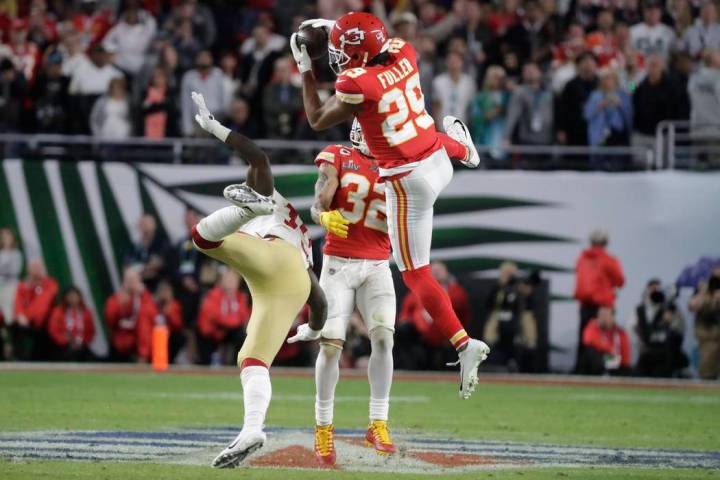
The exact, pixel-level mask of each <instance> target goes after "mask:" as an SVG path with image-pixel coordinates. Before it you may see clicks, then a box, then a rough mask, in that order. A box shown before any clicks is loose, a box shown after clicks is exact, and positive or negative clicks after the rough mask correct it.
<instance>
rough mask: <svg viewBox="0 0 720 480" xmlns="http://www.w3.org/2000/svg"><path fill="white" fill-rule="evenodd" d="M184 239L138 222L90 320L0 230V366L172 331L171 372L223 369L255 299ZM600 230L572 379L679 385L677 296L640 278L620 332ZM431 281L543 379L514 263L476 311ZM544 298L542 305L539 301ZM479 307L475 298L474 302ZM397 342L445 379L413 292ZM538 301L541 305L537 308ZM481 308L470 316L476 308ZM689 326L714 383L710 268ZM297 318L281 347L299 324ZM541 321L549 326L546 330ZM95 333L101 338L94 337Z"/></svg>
mask: <svg viewBox="0 0 720 480" xmlns="http://www.w3.org/2000/svg"><path fill="white" fill-rule="evenodd" d="M184 220H185V223H186V225H187V227H188V235H187V237H185V238H183V239H181V240H180V241H179V242H178V243H176V244H175V245H171V244H169V243H168V242H167V241H166V240H165V239H164V236H163V235H162V233H161V232H160V231H159V229H158V225H157V222H156V219H155V218H154V217H153V216H152V215H149V214H144V215H143V216H142V217H141V218H140V219H139V221H138V224H137V232H136V237H137V238H138V240H137V243H135V244H134V245H133V247H132V249H130V250H129V251H127V252H126V255H125V258H124V269H123V271H122V278H121V279H120V285H119V288H118V290H117V291H116V292H114V293H112V295H110V296H109V297H108V298H107V299H106V300H105V303H104V309H103V310H102V311H100V312H98V314H99V315H101V317H102V318H101V319H99V322H98V323H96V322H95V321H94V318H93V313H92V311H91V309H90V308H89V307H88V306H87V304H86V302H85V299H83V295H82V293H81V292H80V290H79V289H78V288H76V287H74V286H72V285H59V283H58V281H57V280H56V279H54V278H52V277H51V276H49V275H48V273H47V271H46V269H45V266H44V265H43V263H42V262H41V261H39V260H37V259H29V260H27V261H26V259H24V257H23V254H22V253H21V251H20V250H19V248H18V245H17V241H16V237H15V235H14V233H13V232H12V230H10V229H9V228H5V227H0V345H2V349H1V350H0V359H6V360H61V361H87V360H103V361H105V360H109V361H115V362H148V361H149V360H150V358H151V354H152V348H153V343H152V331H153V328H154V327H155V326H157V325H164V326H166V327H167V328H168V331H169V343H168V347H169V359H170V361H171V362H173V363H182V364H189V363H196V364H203V365H233V364H234V363H235V356H236V354H237V352H238V350H239V348H240V346H241V344H242V342H243V340H244V338H245V326H246V325H247V322H248V320H249V317H250V312H251V308H252V305H251V299H250V296H249V294H248V291H247V289H246V287H245V286H244V285H243V282H242V279H241V278H240V277H239V276H238V274H237V273H235V272H234V271H233V270H231V269H227V268H226V267H224V266H223V265H222V264H220V263H218V262H216V261H215V260H213V259H211V258H209V257H207V256H205V255H203V254H201V253H199V252H198V251H197V250H196V249H195V248H194V247H193V244H192V240H191V238H190V234H189V232H190V228H191V226H192V225H194V224H195V223H197V221H198V220H199V216H198V214H197V213H196V212H195V211H193V210H188V211H187V212H186V213H185V219H184ZM608 242H609V239H608V236H607V233H605V232H603V231H600V230H598V231H595V232H593V233H592V234H591V236H590V245H589V247H588V248H587V249H585V250H584V251H583V252H582V253H581V255H580V257H579V258H578V261H577V269H576V289H575V298H576V299H577V300H578V302H579V306H580V321H579V328H578V332H579V338H578V350H577V356H576V365H575V368H574V372H575V373H579V374H585V375H631V374H632V375H639V376H654V377H681V376H686V375H688V372H689V370H688V367H689V366H690V361H689V356H688V355H687V354H686V352H685V351H683V340H684V336H685V334H686V332H687V328H686V323H685V319H684V317H683V314H682V313H681V311H680V309H679V308H678V306H677V304H676V301H677V289H676V288H674V287H673V286H670V285H663V283H662V282H661V281H660V280H659V279H650V280H649V281H648V283H647V285H646V288H645V290H644V292H643V295H642V298H641V299H640V300H639V302H638V304H637V307H636V308H635V310H634V311H633V312H632V315H631V320H630V321H628V322H624V323H626V324H627V325H628V329H627V330H626V329H625V328H623V327H622V326H621V325H620V323H623V322H618V321H617V320H616V311H615V297H616V292H617V290H618V289H619V288H622V287H623V285H624V282H625V278H624V274H623V269H622V265H621V263H620V261H619V260H618V259H617V258H615V257H613V256H612V255H611V254H610V253H609V252H608V251H607V245H608ZM432 274H433V276H434V277H435V278H436V279H437V280H438V282H439V283H440V285H441V286H442V287H443V288H444V289H446V290H447V292H448V294H449V296H450V299H451V302H452V305H453V308H454V309H455V311H456V313H457V315H458V318H459V319H460V321H461V323H462V324H463V325H464V326H465V327H466V328H469V329H474V330H476V331H478V332H479V334H481V335H482V338H483V339H484V340H485V341H486V342H487V343H488V344H489V345H490V346H491V348H492V353H491V355H490V358H489V359H488V364H489V365H494V366H495V368H499V369H502V370H506V371H511V372H526V373H532V372H538V371H543V369H544V368H546V367H543V366H542V365H544V363H543V362H542V361H541V359H540V358H539V355H538V354H539V353H540V349H541V345H540V343H541V340H540V337H541V334H540V330H541V329H544V331H545V332H547V324H546V323H545V324H541V321H540V320H539V317H538V313H539V312H541V311H542V309H543V308H547V304H548V302H549V298H548V297H547V293H545V294H542V293H540V294H539V290H538V287H539V285H540V284H541V282H542V279H541V278H540V274H539V272H529V273H523V272H521V271H520V270H519V269H518V266H517V265H516V264H515V263H513V262H503V263H502V264H501V265H500V266H499V269H498V276H497V278H496V279H493V280H489V279H488V282H489V283H490V284H491V287H490V288H486V289H477V288H476V287H477V285H476V286H475V287H472V288H473V290H472V295H473V296H474V297H477V298H475V300H479V302H473V298H472V297H471V295H470V293H469V291H468V290H467V287H468V285H469V284H467V283H466V284H465V285H463V284H461V283H460V282H459V281H458V279H457V278H456V277H455V276H454V275H453V274H452V273H451V272H450V271H449V270H448V267H447V265H445V264H444V263H443V262H440V261H434V262H433V263H432ZM543 295H545V296H543ZM480 297H482V298H480ZM398 298H399V300H400V302H399V305H398V315H397V320H396V325H395V327H396V332H395V349H394V357H395V365H396V368H398V369H405V370H433V369H440V370H441V369H444V368H445V364H446V363H447V362H449V361H453V360H454V359H455V356H456V354H455V351H454V350H453V349H452V347H450V345H448V344H447V342H446V341H445V339H444V338H443V337H442V336H439V334H438V332H437V331H436V330H435V328H434V327H433V320H432V318H431V317H430V316H429V315H428V313H427V312H426V311H425V310H424V309H423V308H422V306H421V304H420V302H419V300H418V299H417V298H416V297H415V296H413V294H412V293H411V292H405V294H404V295H400V296H399V297H398ZM543 304H544V307H543ZM474 306H475V307H479V308H478V310H479V311H477V312H473V308H474ZM687 306H688V310H689V312H691V314H693V315H694V322H693V324H694V335H695V338H696V341H697V345H698V348H697V358H696V362H694V363H695V364H696V365H697V373H698V375H699V376H700V377H701V378H703V379H715V378H718V377H719V376H720V265H718V264H715V266H714V267H712V266H711V267H710V268H709V269H708V271H707V272H706V274H703V275H701V276H700V277H699V281H698V282H697V287H696V289H695V291H694V293H693V295H692V297H691V298H690V300H689V302H688V305H687ZM307 315H308V311H307V308H306V309H305V310H303V311H302V312H300V314H299V315H298V317H297V319H296V321H295V324H294V325H293V327H292V328H291V331H290V333H289V336H292V335H294V333H295V329H296V328H297V326H298V325H300V324H302V323H305V322H306V321H307ZM543 321H545V322H546V321H547V320H543ZM98 324H100V325H103V329H104V330H105V333H106V337H107V339H108V343H109V352H108V355H107V356H105V357H102V358H100V357H98V356H96V355H94V354H93V353H92V351H91V350H90V345H91V343H92V342H93V339H94V338H95V336H96V335H97V334H98V332H97V331H96V325H98ZM100 334H102V332H100ZM632 345H635V346H636V348H638V349H639V350H638V352H636V353H637V354H636V355H635V357H636V361H634V362H633V355H632V352H631V348H632V347H631V346H632ZM314 348H315V347H314V345H312V344H298V343H296V344H285V345H284V346H283V348H282V350H281V351H280V353H279V355H278V357H277V359H276V362H275V363H276V364H278V365H286V366H309V365H311V364H312V358H314V356H315V355H314V354H315V352H314V351H313V349H314ZM369 354H370V340H369V338H368V331H367V328H366V326H365V324H364V322H363V321H362V319H361V317H360V316H359V314H358V313H357V312H356V313H355V314H354V315H353V318H352V320H351V322H350V327H349V332H348V335H347V342H346V348H345V349H343V357H342V360H341V365H342V366H343V367H349V368H352V367H355V368H360V367H364V366H366V364H367V361H368V359H369Z"/></svg>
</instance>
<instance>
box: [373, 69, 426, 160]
mask: <svg viewBox="0 0 720 480" xmlns="http://www.w3.org/2000/svg"><path fill="white" fill-rule="evenodd" d="M393 105H395V106H396V108H397V112H395V113H392V114H390V115H387V117H385V121H384V122H383V123H382V132H383V135H384V136H385V138H386V139H387V141H388V144H389V145H390V146H391V147H395V146H397V145H400V144H401V143H405V142H407V141H408V140H411V139H413V138H415V137H416V136H417V129H416V126H417V127H420V128H422V129H426V128H429V127H430V126H431V125H433V124H434V123H435V122H434V120H433V118H432V117H431V116H430V115H429V114H428V113H427V111H425V97H424V96H423V93H422V89H421V88H420V75H419V74H417V73H416V74H414V75H412V76H411V77H409V78H408V79H407V81H406V82H405V91H404V92H403V91H402V90H400V89H399V88H397V87H395V88H393V89H392V90H388V91H387V92H385V93H384V94H383V96H382V97H381V98H380V102H378V113H388V112H390V111H391V110H392V109H393ZM408 106H409V108H408ZM410 110H412V111H413V113H414V118H408V117H410Z"/></svg>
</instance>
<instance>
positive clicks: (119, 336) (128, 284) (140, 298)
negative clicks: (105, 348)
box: [105, 268, 158, 362]
mask: <svg viewBox="0 0 720 480" xmlns="http://www.w3.org/2000/svg"><path fill="white" fill-rule="evenodd" d="M157 315H158V310H157V307H156V306H155V301H154V300H153V297H152V295H151V294H150V292H148V291H147V290H146V289H145V285H144V284H143V282H142V280H141V278H140V273H139V272H138V271H137V270H136V269H133V268H127V269H125V272H124V273H123V283H122V286H121V287H120V290H118V291H117V292H115V293H114V294H113V295H112V296H111V297H110V298H108V299H107V302H105V322H107V325H108V328H109V329H110V359H111V360H113V361H120V362H123V361H135V360H148V359H149V358H150V349H151V341H152V327H153V325H154V322H155V317H157Z"/></svg>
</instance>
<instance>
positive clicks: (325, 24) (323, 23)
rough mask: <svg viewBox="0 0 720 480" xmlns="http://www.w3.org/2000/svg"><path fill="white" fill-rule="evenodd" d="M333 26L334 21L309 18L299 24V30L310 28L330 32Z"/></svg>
mask: <svg viewBox="0 0 720 480" xmlns="http://www.w3.org/2000/svg"><path fill="white" fill-rule="evenodd" d="M334 26H335V20H325V19H324V18H311V19H309V20H305V21H304V22H302V23H301V24H300V28H305V27H312V28H324V29H325V31H327V30H332V28H333V27H334Z"/></svg>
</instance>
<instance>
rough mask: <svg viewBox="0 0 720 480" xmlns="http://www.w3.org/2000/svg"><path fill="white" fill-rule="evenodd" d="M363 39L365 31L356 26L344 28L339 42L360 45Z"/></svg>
mask: <svg viewBox="0 0 720 480" xmlns="http://www.w3.org/2000/svg"><path fill="white" fill-rule="evenodd" d="M363 40H365V31H364V30H360V29H359V28H357V27H355V28H351V29H350V30H346V31H345V33H343V35H342V37H340V42H341V43H342V44H343V45H360V44H361V43H362V41H363Z"/></svg>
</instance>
